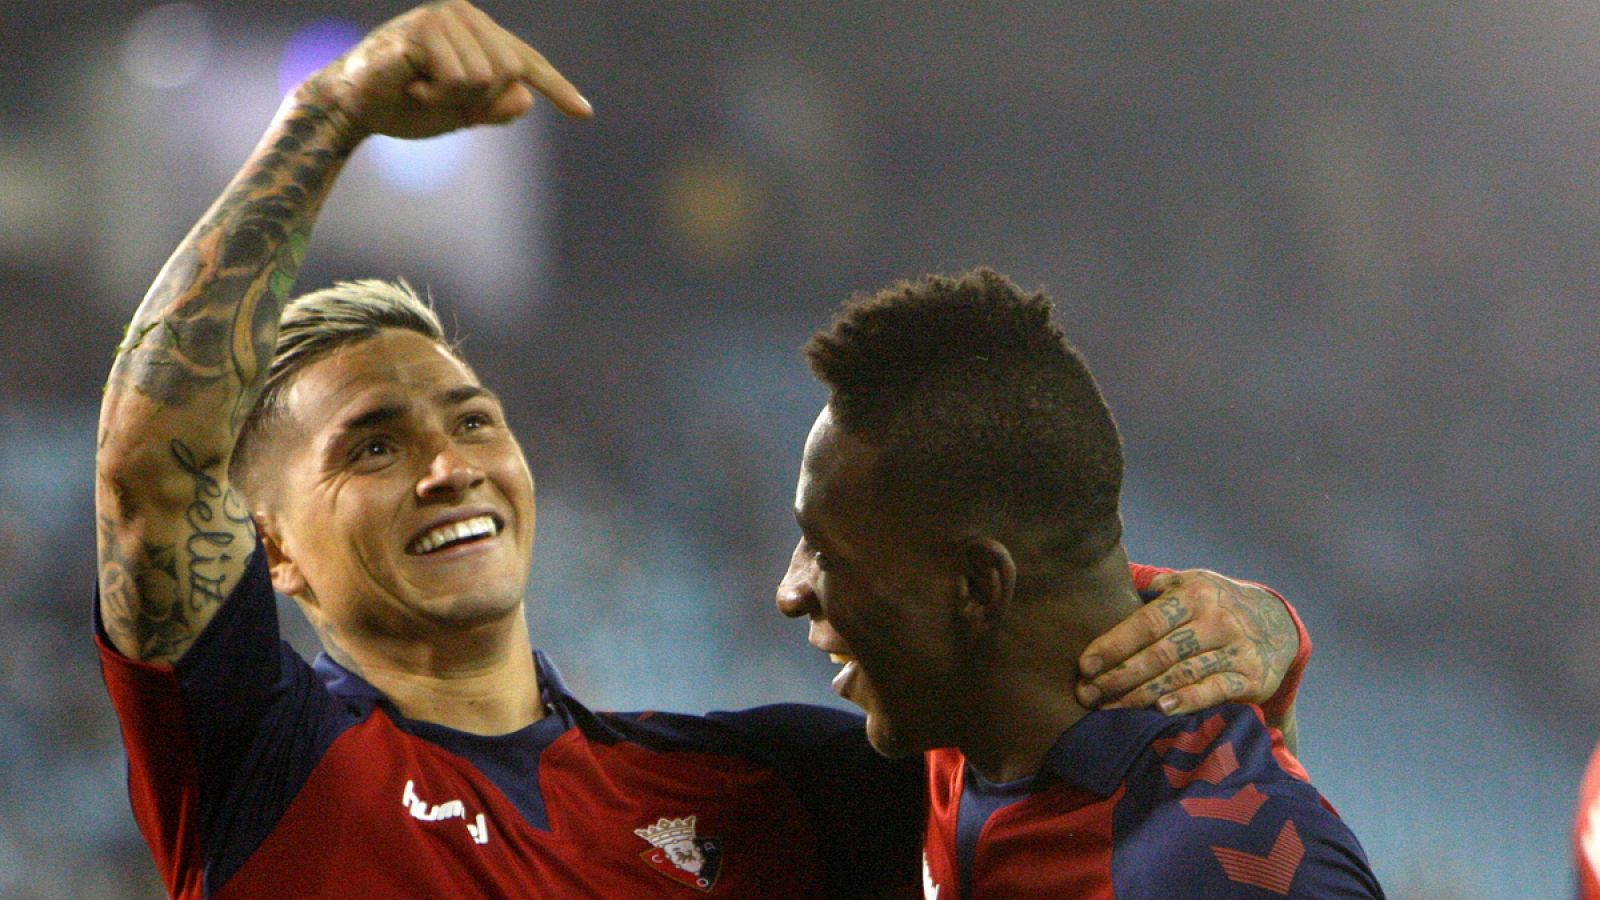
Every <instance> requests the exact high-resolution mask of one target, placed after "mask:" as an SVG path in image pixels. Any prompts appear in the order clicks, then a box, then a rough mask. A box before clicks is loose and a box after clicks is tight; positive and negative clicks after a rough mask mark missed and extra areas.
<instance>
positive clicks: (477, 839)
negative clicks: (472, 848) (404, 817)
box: [400, 781, 489, 844]
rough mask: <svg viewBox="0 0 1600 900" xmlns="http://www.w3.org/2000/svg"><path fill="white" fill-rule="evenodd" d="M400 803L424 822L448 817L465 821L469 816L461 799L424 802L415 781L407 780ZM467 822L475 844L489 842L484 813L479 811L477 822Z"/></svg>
mask: <svg viewBox="0 0 1600 900" xmlns="http://www.w3.org/2000/svg"><path fill="white" fill-rule="evenodd" d="M400 803H401V804H402V805H404V806H405V808H406V811H407V812H409V813H411V817H412V818H413V819H420V820H422V821H424V822H443V821H445V820H446V819H461V820H463V821H464V822H465V820H466V818H467V807H466V804H464V803H462V802H461V801H460V800H446V801H445V802H443V803H437V804H428V803H426V802H424V801H423V799H422V798H421V797H418V796H417V785H416V782H414V781H407V782H406V791H405V793H404V794H403V795H401V797H400ZM465 824H466V826H467V833H468V834H470V835H472V842H473V843H474V844H487V843H489V823H488V822H487V821H485V820H484V818H483V813H478V820H477V823H476V824H474V823H472V822H465Z"/></svg>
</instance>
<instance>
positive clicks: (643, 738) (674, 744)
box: [592, 703, 872, 767]
mask: <svg viewBox="0 0 1600 900" xmlns="http://www.w3.org/2000/svg"><path fill="white" fill-rule="evenodd" d="M594 721H595V724H597V725H598V726H599V730H600V731H602V732H609V733H610V734H611V735H612V736H613V737H614V738H615V739H620V740H627V741H632V742H635V743H639V744H643V745H646V746H648V747H650V748H652V749H656V750H661V751H674V750H677V751H690V752H703V753H724V754H730V755H737V756H747V757H751V758H753V759H757V760H760V761H763V762H765V763H768V764H770V765H773V766H775V767H787V766H788V765H792V764H804V763H805V762H806V761H807V760H809V759H813V758H815V757H817V756H818V755H824V756H826V755H840V754H843V755H852V754H859V753H871V752H872V748H871V746H870V745H868V744H867V740H866V731H865V727H864V720H863V719H862V718H861V717H860V716H856V715H853V714H851V713H847V712H844V711H843V710H836V709H829V708H827V707H821V706H807V705H804V704H799V703H781V704H774V705H771V706H758V707H754V708H751V709H742V710H733V711H718V712H711V713H708V714H706V715H704V716H695V715H685V714H682V713H668V712H656V711H645V712H605V713H597V714H595V718H594ZM592 736H601V735H592Z"/></svg>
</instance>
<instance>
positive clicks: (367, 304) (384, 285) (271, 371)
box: [228, 278, 459, 496]
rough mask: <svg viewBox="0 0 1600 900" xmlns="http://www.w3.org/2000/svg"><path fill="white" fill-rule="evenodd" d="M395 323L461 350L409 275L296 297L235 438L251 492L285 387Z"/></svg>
mask: <svg viewBox="0 0 1600 900" xmlns="http://www.w3.org/2000/svg"><path fill="white" fill-rule="evenodd" d="M390 328H400V329H404V330H407V331H414V332H416V333H417V334H420V335H422V336H423V337H426V338H428V339H430V340H433V341H437V342H438V343H439V344H440V345H442V346H444V347H445V348H447V349H449V350H450V352H451V353H456V348H455V345H454V344H452V343H451V342H450V341H449V340H448V339H447V338H446V337H445V332H444V326H442V325H441V324H440V323H439V316H438V314H437V313H435V312H434V310H433V305H432V303H431V302H430V301H428V300H424V299H422V298H421V297H419V296H417V292H416V291H415V290H413V289H412V287H411V285H409V284H407V283H406V281H405V279H396V280H395V281H392V282H391V281H384V280H382V279H378V278H365V279H361V280H359V281H340V282H337V283H335V284H334V285H333V286H331V287H326V288H323V289H321V290H317V291H312V292H311V293H308V294H302V295H300V296H299V297H296V298H294V299H293V300H290V301H289V303H288V304H287V305H285V306H284V309H283V315H282V316H281V317H280V318H279V320H278V342H277V344H276V345H275V346H274V348H273V352H272V365H271V366H270V367H269V368H268V369H267V381H266V386H265V387H264V388H262V391H261V395H260V396H259V397H257V398H256V402H255V406H254V407H252V408H251V410H250V415H249V416H248V417H246V418H245V422H244V426H243V427H242V428H240V429H239V437H238V440H237V441H235V442H234V448H233V458H232V459H231V461H230V462H229V464H228V476H229V479H230V480H231V481H232V482H233V483H234V484H235V485H237V486H240V487H242V488H245V490H246V495H247V496H248V485H247V481H248V479H249V477H250V468H251V464H252V463H253V462H254V459H253V457H254V456H255V454H256V453H257V451H258V450H259V449H260V442H261V436H262V434H263V432H264V431H265V430H266V427H267V425H269V424H270V423H271V422H272V420H273V419H275V418H276V417H277V416H278V415H279V414H280V413H281V409H282V398H283V392H284V391H285V390H286V389H287V388H288V386H289V384H290V383H291V382H293V381H294V377H295V376H296V375H297V374H299V373H300V372H301V371H302V370H304V369H305V368H306V367H307V366H309V365H311V364H312V363H314V362H316V361H317V360H320V359H322V358H324V357H326V356H328V355H329V354H331V353H333V352H334V351H335V350H337V349H339V348H341V347H347V346H349V345H351V344H356V343H360V342H361V341H365V340H369V339H371V338H374V337H377V336H378V335H379V334H380V333H382V332H383V331H385V330H386V329H390ZM457 355H458V356H459V354H457Z"/></svg>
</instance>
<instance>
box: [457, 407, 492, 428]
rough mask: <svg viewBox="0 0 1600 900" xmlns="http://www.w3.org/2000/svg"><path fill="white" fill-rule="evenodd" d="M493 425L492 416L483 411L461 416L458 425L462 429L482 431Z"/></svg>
mask: <svg viewBox="0 0 1600 900" xmlns="http://www.w3.org/2000/svg"><path fill="white" fill-rule="evenodd" d="M493 426H494V416H491V415H489V414H488V413H485V412H470V413H467V414H466V415H464V416H462V417H461V424H460V426H458V427H459V428H460V429H461V430H462V431H469V432H470V431H482V430H484V429H485V428H491V427H493Z"/></svg>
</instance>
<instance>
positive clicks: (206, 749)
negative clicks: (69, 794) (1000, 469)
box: [96, 2, 1305, 898]
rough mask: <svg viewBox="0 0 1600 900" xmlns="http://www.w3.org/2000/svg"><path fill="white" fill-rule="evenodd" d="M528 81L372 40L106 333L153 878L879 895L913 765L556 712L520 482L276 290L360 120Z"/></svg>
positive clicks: (722, 718) (490, 443)
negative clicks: (114, 349)
mask: <svg viewBox="0 0 1600 900" xmlns="http://www.w3.org/2000/svg"><path fill="white" fill-rule="evenodd" d="M535 93H537V94H541V95H543V96H545V97H546V98H548V99H549V100H550V101H551V102H553V103H554V104H555V105H556V106H557V107H558V108H560V109H561V110H563V111H564V112H566V113H568V114H570V115H574V116H579V117H586V116H588V115H589V114H590V109H589V106H588V104H587V102H586V101H585V100H584V99H583V98H582V97H581V96H580V95H579V93H578V92H577V91H576V90H575V89H574V88H573V87H572V85H571V84H569V83H568V82H567V81H566V79H565V78H563V77H562V76H561V75H560V74H559V73H558V72H556V70H554V69H553V68H552V67H551V66H550V65H549V63H548V62H547V61H546V60H545V59H544V58H543V57H542V56H540V55H539V54H538V53H537V52H535V51H534V50H533V49H532V48H530V47H528V46H527V45H526V44H524V43H523V42H522V41H520V40H518V39H517V38H516V37H514V36H513V35H511V34H509V33H507V32H506V31H504V30H503V29H501V28H500V27H499V26H498V25H497V24H496V23H494V22H493V21H492V20H490V19H489V18H488V17H487V16H485V15H484V14H483V13H481V12H480V11H478V10H477V9H475V8H473V7H472V6H470V5H468V4H467V3H464V2H444V3H434V4H429V5H427V6H423V7H420V8H418V9H416V10H413V11H412V12H410V13H407V14H405V15H403V16H401V17H399V18H397V19H395V20H393V21H392V22H390V23H388V24H386V25H384V26H382V27H380V28H379V29H377V30H376V31H374V32H373V33H372V34H371V35H369V36H368V37H367V38H365V39H364V40H363V41H362V42H361V44H360V45H358V46H357V47H356V48H355V49H354V50H353V51H352V52H351V53H350V54H348V55H347V56H345V57H344V58H342V59H341V60H339V61H337V62H335V63H333V64H331V65H330V66H329V67H328V68H326V69H324V70H323V71H321V72H319V73H317V74H316V75H314V76H312V77H311V78H310V79H309V80H308V81H307V82H306V83H305V84H303V85H302V86H300V87H299V88H298V89H297V90H296V91H295V92H294V93H293V94H292V95H291V96H290V97H289V98H287V99H286V101H285V103H284V105H283V107H282V108H281V109H280V110H279V112H278V114H277V116H276V117H275V119H274V121H273V123H272V124H271V125H270V126H269V128H268V130H267V132H266V134H265V135H264V137H263V138H262V141H261V142H260V144H259V145H258V147H257V148H256V150H255V151H254V152H253V153H252V155H251V156H250V158H249V159H248V160H247V161H246V163H245V165H244V167H243V168H242V169H241V170H240V172H239V174H238V175H237V176H236V177H235V179H234V180H233V182H232V183H231V184H230V185H229V186H228V188H227V189H226V190H225V191H224V193H223V194H222V196H221V197H220V198H219V199H218V200H217V201H216V203H215V204H214V205H213V206H212V207H211V208H210V210H208V211H207V212H206V213H205V215H204V216H203V217H202V218H201V220H200V221H199V223H198V224H196V226H195V227H194V229H193V230H192V231H191V232H190V233H189V235H188V236H187V237H186V238H185V239H184V241H183V243H182V244H181V245H180V246H179V247H178V249H177V251H176V252H175V253H174V255H173V256H172V258H171V259H170V260H169V261H168V263H167V264H166V266H165V267H164V268H163V270H162V272H161V273H160V275H159V276H158V277H157V279H156V281H155V283H154V285H153V286H152V288H151V289H150V292H149V294H148V295H147V296H146V298H145V300H144V302H143V303H142V304H141V305H140V307H139V309H138V310H137V311H136V313H135V314H134V318H133V321H132V323H131V324H130V327H129V329H128V335H127V337H126V339H125V340H124V342H123V344H122V346H121V347H120V348H119V351H118V356H117V359H116V362H115V364H114V366H113V369H112V373H111V376H110V379H109V381H108V384H107V387H106V394H105V400H104V405H103V408H102V415H101V423H100V432H99V452H98V457H97V478H96V506H97V515H98V522H99V553H100V573H99V597H98V602H97V604H96V619H97V622H96V627H97V641H98V643H99V650H100V659H101V663H102V668H103V671H104V674H105V678H106V681H107V685H108V688H109V690H110V693H111V696H112V699H113V703H114V705H115V706H116V709H117V712H118V715H119V717H120V719H121V723H122V729H123V734H124V740H125V743H126V745H127V748H128V756H129V785H130V794H131V800H132V804H133V808H134V813H135V818H136V820H137V821H138V824H139V827H140V828H141V830H142V831H143V833H144V836H145V839H146V841H147V842H148V843H149V845H150V846H151V848H152V850H153V852H154V854H155V856H156V861H157V865H158V868H159V869H160V872H161V875H162V877H163V879H164V881H165V883H166V885H167V888H168V890H169V891H170V892H171V893H172V894H173V895H174V896H181V897H210V896H219V897H322V896H360V897H369V896H370V897H422V896H430V897H496V898H504V897H532V896H538V897H574V896H597V897H638V896H656V895H666V894H670V893H672V892H686V893H685V895H687V896H693V895H695V894H697V893H699V892H710V893H712V894H713V895H717V896H744V897H763V898H766V897H791V896H793V897H817V896H823V897H848V896H882V895H885V894H891V895H892V894H893V893H894V892H896V891H899V890H901V889H915V887H916V870H917V841H916V835H917V833H918V832H919V831H920V820H921V809H920V808H921V803H922V792H921V788H920V784H919V780H920V778H921V775H922V770H921V768H920V766H918V765H910V766H908V765H905V764H902V763H894V762H890V761H887V760H885V759H883V758H881V757H879V756H878V755H877V754H874V753H873V752H872V750H871V748H870V746H869V745H868V744H867V743H866V741H865V739H864V736H863V732H862V729H861V723H860V719H859V718H858V717H856V716H853V715H849V714H846V713H843V712H839V711H832V710H826V709H818V708H814V707H801V706H792V705H787V706H777V707H766V708H762V709H757V710H749V711H745V712H741V713H728V714H713V715H712V716H709V717H704V718H699V717H688V716H673V715H665V714H627V715H619V714H607V713H597V712H593V711H591V710H589V709H588V708H586V707H585V706H584V705H583V704H582V703H580V702H579V701H578V700H577V699H576V698H575V697H573V696H572V694H571V693H570V692H569V691H568V690H567V689H566V687H565V686H564V685H563V684H562V682H561V679H560V676H559V675H558V673H557V672H556V671H555V669H554V668H553V667H552V666H551V665H550V663H549V661H548V660H546V659H544V658H543V657H542V656H539V655H538V654H536V653H535V652H534V651H533V650H532V648H531V641H530V638H529V635H528V633H527V628H526V625H525V623H524V619H523V607H522V603H523V599H522V598H523V591H524V587H525V585H526V579H527V575H528V569H529V565H530V561H531V553H532V546H533V538H534V527H535V503H534V486H533V479H532V477H531V475H530V473H529V471H528V468H527V464H526V461H525V459H524V457H523V454H522V451H521V449H520V447H519V446H518V444H517V442H516V440H515V438H514V437H513V436H512V433H511V431H510V430H509V428H508V426H507V424H506V422H505V420H504V414H503V411H502V408H501V405H500V403H499V401H498V400H497V399H496V397H495V395H494V394H493V393H492V392H491V391H490V390H489V389H488V388H487V387H485V386H484V385H483V383H482V382H481V381H480V380H479V378H478V376H477V374H476V373H475V372H474V371H473V370H472V369H471V368H470V367H469V366H468V365H467V363H466V362H465V360H464V359H463V358H462V357H461V356H460V355H459V353H457V352H456V351H455V350H454V349H453V347H452V346H451V345H450V344H449V343H448V342H447V341H446V340H445V338H444V335H443V334H442V332H441V330H440V328H439V323H438V320H437V318H436V317H435V316H434V315H433V313H432V311H431V310H430V309H429V308H428V307H427V306H426V304H424V303H422V302H420V301H419V300H418V299H417V298H416V297H415V296H414V295H413V294H411V293H410V291H409V290H408V289H406V288H405V287H404V286H403V285H396V284H388V283H384V282H370V281H369V282H354V283H346V284H341V285H338V286H335V287H333V288H329V289H326V290H323V291H317V292H313V293H311V294H308V295H305V296H303V297H299V298H297V299H295V300H293V301H290V300H289V293H290V291H291V289H292V287H293V284H294V280H295V276H296V275H297V273H298V269H299V266H300V263H301V259H302V257H303V254H304V252H305V249H306V245H307V240H308V236H309V232H310V229H311V226H312V223H313V221H314V220H315V218H316V216H317V213H318V211H319V209H320V207H321V204H322V203H323V201H324V200H325V198H326V197H327V195H328V192H329V190H330V189H331V187H332V185H333V182H334V180H335V178H336V177H337V175H338V173H339V171H340V168H341V166H342V165H343V164H344V162H345V161H346V160H347V159H348V158H349V156H350V154H351V153H352V152H354V150H355V149H356V147H357V146H358V145H359V144H360V143H361V141H362V140H363V139H364V138H365V137H366V136H367V135H370V134H374V133H377V134H389V135H396V136H402V137H424V136H428V135H433V134H440V133H444V132H447V131H451V130H453V129H456V128H461V127H467V126H471V125H476V124H482V123H492V122H502V121H506V120H509V119H512V118H514V117H516V116H518V115H521V114H522V113H524V112H526V111H527V110H528V109H529V108H530V106H531V105H532V103H533V102H534V95H535ZM274 587H276V588H277V589H278V590H280V591H282V592H283V593H286V594H288V595H290V596H291V597H293V598H294V600H295V601H296V602H297V604H298V605H299V607H300V608H301V609H302V610H303V611H304V612H305V614H306V615H307V617H308V618H309V620H310V621H311V622H312V624H313V625H314V626H315V628H316V630H317V632H318V635H319V637H320V639H321V642H322V644H323V646H324V649H325V651H326V652H325V654H324V655H322V656H321V657H319V658H318V660H317V661H316V663H315V664H314V665H307V664H305V663H304V662H303V661H302V660H301V659H300V658H299V657H298V656H297V655H296V654H295V653H294V652H293V651H292V650H291V649H290V648H288V647H287V645H285V644H283V643H282V642H281V641H280V640H279V639H278V631H277V621H276V618H275V609H274V601H273V589H274ZM1196 588H1198V589H1196ZM1239 590H1244V589H1243V588H1240V587H1239V586H1237V585H1230V586H1228V588H1227V592H1228V593H1229V596H1231V597H1234V598H1235V599H1237V598H1238V597H1240V596H1250V597H1253V598H1254V599H1255V600H1256V601H1259V602H1261V604H1262V605H1261V606H1259V607H1258V609H1260V610H1261V611H1262V614H1263V615H1268V616H1275V617H1279V621H1280V623H1281V622H1282V621H1287V617H1288V613H1287V612H1286V610H1285V608H1284V607H1283V605H1282V604H1281V603H1279V602H1278V601H1277V600H1274V599H1272V598H1271V597H1270V595H1266V594H1264V593H1262V592H1259V591H1256V592H1254V593H1253V594H1249V593H1247V594H1246V595H1239V594H1237V591H1239ZM1216 594H1217V587H1216V585H1210V586H1207V585H1205V584H1200V583H1198V582H1197V583H1195V584H1194V585H1191V586H1190V587H1187V588H1186V587H1183V586H1180V587H1178V588H1177V589H1176V590H1175V591H1174V592H1172V593H1171V597H1173V598H1183V599H1182V600H1181V602H1184V603H1187V604H1189V606H1190V607H1191V608H1192V609H1193V610H1194V612H1193V617H1192V620H1193V621H1194V622H1196V623H1202V624H1197V625H1196V626H1195V628H1194V629H1193V630H1194V631H1195V633H1196V635H1198V636H1197V637H1196V638H1195V640H1197V641H1199V642H1200V643H1201V644H1203V645H1206V646H1215V647H1223V648H1226V647H1242V646H1245V645H1246V642H1247V641H1248V639H1249V636H1248V635H1242V630H1241V629H1239V628H1237V627H1229V625H1228V620H1229V619H1230V616H1229V615H1228V614H1227V613H1226V612H1225V610H1224V606H1223V604H1221V603H1217V602H1213V600H1214V597H1215V595H1216ZM1206 622H1209V623H1210V624H1208V625H1206V624H1203V623H1206ZM1130 628H1133V629H1134V630H1133V631H1125V632H1124V633H1123V635H1124V640H1122V642H1121V643H1120V644H1118V645H1117V648H1114V649H1113V650H1112V651H1109V655H1108V657H1107V661H1108V662H1107V664H1108V665H1110V666H1115V665H1116V663H1117V662H1120V661H1121V659H1122V658H1123V657H1124V656H1127V657H1128V658H1129V665H1126V666H1123V667H1122V668H1121V669H1120V670H1117V669H1113V671H1120V673H1121V674H1120V676H1119V677H1124V678H1128V679H1130V680H1131V679H1133V678H1135V677H1140V678H1142V677H1143V673H1136V672H1135V670H1136V669H1138V666H1137V665H1136V661H1137V660H1138V659H1139V658H1140V657H1141V656H1143V655H1144V654H1139V653H1136V652H1135V650H1136V647H1135V645H1136V644H1137V643H1138V642H1139V641H1138V638H1137V637H1136V636H1135V637H1133V638H1132V639H1127V637H1128V635H1135V634H1136V633H1137V631H1138V628H1137V624H1136V623H1135V624H1134V625H1130ZM1290 630H1291V631H1292V627H1291V629H1290ZM1113 643H1116V642H1115V641H1114V642H1113ZM1108 646H1109V645H1108ZM1304 646H1305V645H1304V643H1303V642H1302V644H1301V650H1302V654H1303V651H1304ZM1278 650H1279V652H1278V653H1277V655H1276V656H1275V657H1274V661H1273V662H1272V664H1270V665H1262V666H1258V667H1256V668H1253V669H1252V668H1250V667H1248V666H1245V667H1241V668H1240V669H1239V670H1236V672H1238V673H1242V674H1240V677H1241V678H1243V679H1244V680H1246V681H1248V682H1249V683H1250V688H1251V689H1254V690H1260V691H1265V692H1268V693H1271V692H1272V691H1273V690H1274V687H1275V686H1276V685H1277V683H1278V682H1279V681H1282V682H1283V684H1285V685H1288V686H1290V687H1292V684H1293V676H1292V675H1291V676H1288V677H1286V676H1285V673H1284V668H1285V666H1286V665H1287V661H1288V659H1289V658H1290V657H1292V656H1294V652H1295V651H1294V647H1293V646H1292V642H1291V644H1285V645H1282V646H1280V647H1279V648H1278ZM1180 674H1181V673H1180ZM1109 675H1110V673H1109V672H1108V676H1109ZM1160 677H1161V678H1167V677H1171V676H1166V675H1163V676H1160ZM1111 693H1112V694H1115V693H1116V690H1115V689H1113V690H1112V691H1111Z"/></svg>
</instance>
